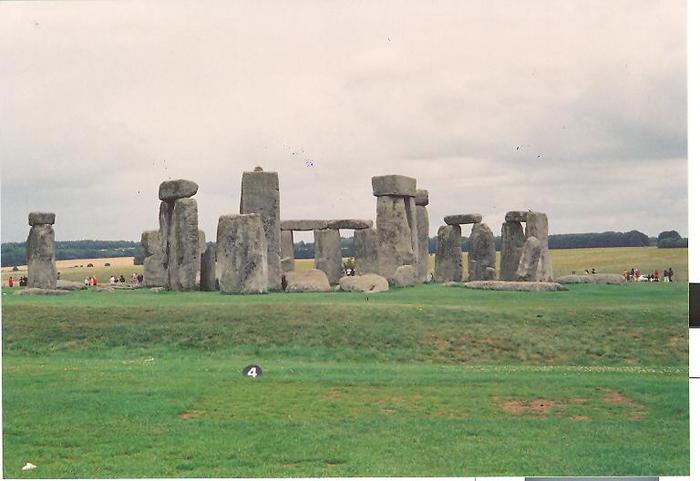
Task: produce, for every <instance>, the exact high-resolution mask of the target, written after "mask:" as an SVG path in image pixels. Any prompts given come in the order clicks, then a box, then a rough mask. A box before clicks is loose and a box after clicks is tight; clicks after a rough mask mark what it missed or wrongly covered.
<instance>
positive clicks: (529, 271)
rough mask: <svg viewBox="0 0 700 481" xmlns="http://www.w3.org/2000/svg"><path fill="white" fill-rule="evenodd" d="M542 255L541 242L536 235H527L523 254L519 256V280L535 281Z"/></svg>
mask: <svg viewBox="0 0 700 481" xmlns="http://www.w3.org/2000/svg"><path fill="white" fill-rule="evenodd" d="M541 256H542V244H541V243H540V241H539V239H537V238H536V237H528V238H527V240H526V241H525V244H524V245H523V254H522V256H521V257H520V264H519V265H518V272H517V274H516V276H517V280H519V281H530V282H532V281H536V280H537V275H538V274H537V271H538V267H539V264H540V258H541Z"/></svg>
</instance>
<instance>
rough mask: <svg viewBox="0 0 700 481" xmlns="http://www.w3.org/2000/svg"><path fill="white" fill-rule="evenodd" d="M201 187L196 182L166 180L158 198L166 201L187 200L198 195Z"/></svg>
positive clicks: (159, 189) (159, 190)
mask: <svg viewBox="0 0 700 481" xmlns="http://www.w3.org/2000/svg"><path fill="white" fill-rule="evenodd" d="M198 189H199V186H198V185H197V183H196V182H192V181H191V180H185V179H176V180H166V181H165V182H161V184H160V187H159V188H158V198H159V199H160V200H164V201H171V200H175V199H185V198H187V197H192V196H193V195H195V194H196V193H197V190H198Z"/></svg>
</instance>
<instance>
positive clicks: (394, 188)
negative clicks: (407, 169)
mask: <svg viewBox="0 0 700 481" xmlns="http://www.w3.org/2000/svg"><path fill="white" fill-rule="evenodd" d="M372 191H373V193H374V195H375V196H376V197H379V196H383V195H392V196H401V197H415V196H416V179H414V178H413V177H407V176H405V175H379V176H375V177H372Z"/></svg>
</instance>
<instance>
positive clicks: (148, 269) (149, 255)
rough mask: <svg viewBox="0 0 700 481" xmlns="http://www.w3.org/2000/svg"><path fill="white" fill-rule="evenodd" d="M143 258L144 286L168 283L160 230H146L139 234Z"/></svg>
mask: <svg viewBox="0 0 700 481" xmlns="http://www.w3.org/2000/svg"><path fill="white" fill-rule="evenodd" d="M141 245H142V246H143V250H144V254H145V257H144V258H143V285H144V286H146V287H156V286H165V285H167V283H168V269H167V266H166V260H165V254H164V252H163V247H162V243H161V238H160V231H157V230H147V231H145V232H144V233H143V234H141Z"/></svg>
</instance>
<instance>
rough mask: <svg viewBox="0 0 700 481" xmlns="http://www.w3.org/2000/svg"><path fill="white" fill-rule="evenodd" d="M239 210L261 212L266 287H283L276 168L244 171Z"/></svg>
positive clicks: (278, 190) (274, 288)
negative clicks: (265, 256) (267, 170)
mask: <svg viewBox="0 0 700 481" xmlns="http://www.w3.org/2000/svg"><path fill="white" fill-rule="evenodd" d="M240 212H241V214H260V217H261V219H262V223H263V229H264V230H265V239H266V240H267V243H266V245H267V278H268V282H267V287H268V289H271V290H277V289H281V288H282V263H281V247H280V235H281V228H280V183H279V177H278V176H277V172H263V171H262V169H261V170H259V171H257V170H256V171H254V172H243V178H242V180H241V209H240Z"/></svg>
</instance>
